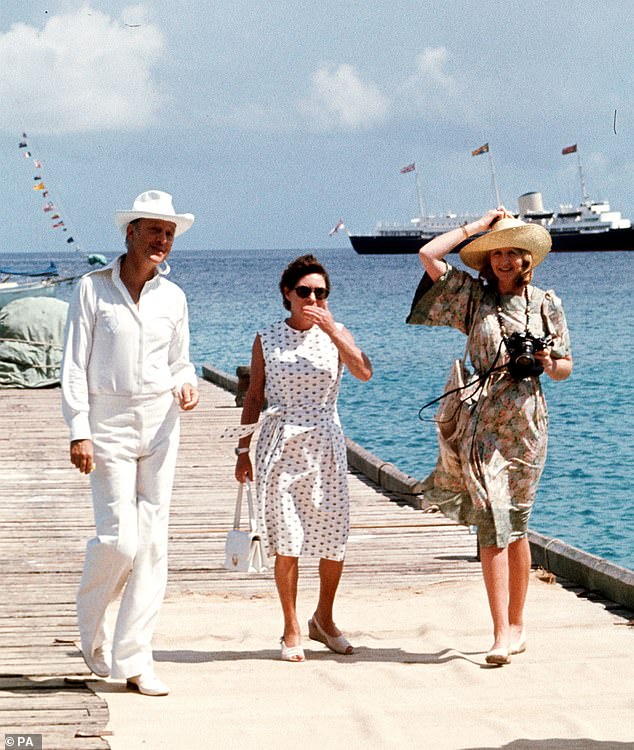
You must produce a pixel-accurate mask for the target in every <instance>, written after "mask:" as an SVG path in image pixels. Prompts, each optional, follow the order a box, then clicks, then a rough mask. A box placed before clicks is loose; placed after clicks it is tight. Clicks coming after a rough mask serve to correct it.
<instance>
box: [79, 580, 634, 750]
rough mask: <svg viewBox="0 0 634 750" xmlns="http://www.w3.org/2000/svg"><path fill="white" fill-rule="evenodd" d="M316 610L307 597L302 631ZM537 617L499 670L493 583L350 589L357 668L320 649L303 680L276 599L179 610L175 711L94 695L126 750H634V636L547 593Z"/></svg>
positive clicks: (205, 603)
mask: <svg viewBox="0 0 634 750" xmlns="http://www.w3.org/2000/svg"><path fill="white" fill-rule="evenodd" d="M313 606H314V598H313V597H311V596H309V594H308V592H306V591H300V612H301V613H302V616H303V617H302V619H303V621H304V622H305V621H306V620H307V619H308V617H309V616H310V615H311V614H312V611H313ZM527 612H528V625H529V644H528V650H527V652H526V653H524V654H522V655H519V656H515V657H513V663H512V664H510V665H509V666H505V667H489V666H487V665H485V662H484V651H485V650H486V649H487V648H488V647H489V646H490V626H489V619H488V610H487V607H486V602H485V598H484V588H483V585H482V583H481V582H479V581H462V582H457V583H456V582H450V583H446V584H444V583H443V584H436V585H429V586H426V587H422V588H420V589H418V590H415V591H414V590H405V589H404V590H398V591H390V592H385V591H382V590H379V591H376V592H374V593H373V592H372V591H369V590H368V589H365V590H354V589H349V590H346V589H345V586H342V588H341V590H340V594H339V597H338V601H337V621H338V623H339V624H340V626H341V627H342V628H344V629H345V632H346V634H347V635H348V637H349V638H350V640H351V641H352V642H353V643H354V645H355V647H356V653H355V654H354V655H353V656H351V657H344V656H338V655H335V654H332V653H331V652H329V651H328V650H327V649H326V648H325V647H324V646H322V645H321V644H319V643H315V642H313V641H310V640H308V638H307V636H306V637H305V642H304V646H305V649H306V656H307V661H306V662H305V663H303V664H289V663H286V662H282V661H280V660H279V649H278V646H277V641H278V638H279V634H280V633H281V627H282V625H281V614H280V611H279V606H278V601H277V598H276V596H275V594H274V592H271V593H270V595H265V596H262V595H257V596H254V597H241V596H237V595H227V596H224V597H223V596H201V595H182V596H179V597H176V598H171V599H168V600H166V602H165V604H164V607H163V610H162V614H161V620H160V624H159V629H158V631H157V634H156V637H155V659H156V671H157V674H158V675H159V677H160V678H161V679H162V680H164V681H165V682H166V683H167V684H168V685H169V686H170V688H171V692H170V695H169V696H167V697H161V698H151V697H145V696H141V695H139V694H137V693H132V692H129V691H126V690H125V689H124V688H123V686H122V684H121V683H120V682H103V681H95V682H94V683H91V684H92V686H93V687H94V688H95V690H96V691H97V692H98V693H100V694H102V695H104V697H105V698H106V700H107V701H108V705H109V708H110V715H111V720H110V724H109V728H110V729H111V730H112V731H113V735H112V737H109V738H108V741H109V742H110V744H111V747H112V748H113V750H136V749H137V748H151V749H152V750H163V749H165V750H168V749H169V750H181V748H182V749H184V748H188V749H189V748H205V749H206V748H240V749H242V748H245V749H247V748H260V749H264V750H266V749H268V748H271V749H273V748H275V750H285V749H286V748H288V749H289V750H291V748H292V749H295V748H306V749H309V750H310V749H312V748H346V750H354V749H356V748H361V747H363V748H370V749H374V748H400V749H403V748H405V749H406V748H433V749H434V750H436V749H437V750H443V749H445V748H447V749H450V750H458V749H459V748H493V747H495V748H497V747H501V746H503V745H505V744H508V743H511V742H517V741H519V740H533V741H536V740H542V741H543V742H540V743H538V744H535V743H530V744H527V745H525V744H523V743H522V744H514V745H513V747H529V746H530V747H539V748H554V747H559V744H558V743H557V742H556V740H557V739H560V740H562V739H566V740H569V741H570V740H578V741H579V742H575V743H573V744H571V743H570V742H566V743H564V744H562V745H561V747H564V748H568V749H569V750H572V748H583V747H601V745H596V744H595V743H596V742H598V741H603V742H607V741H611V743H616V744H612V745H607V746H606V745H602V747H624V746H623V745H621V744H620V743H627V745H625V747H631V748H634V656H633V654H634V628H632V627H627V625H626V624H625V621H624V620H622V619H620V618H618V617H616V616H614V615H612V614H611V613H609V612H608V611H607V610H606V609H605V608H604V607H603V606H602V605H601V604H597V603H592V602H589V601H587V600H586V599H580V598H578V597H576V596H575V595H574V594H573V593H570V592H567V591H565V590H564V589H563V588H561V587H560V586H559V585H548V584H545V583H542V582H541V581H539V580H537V579H536V578H535V577H533V579H532V580H531V586H530V590H529V602H528V607H527ZM305 627H306V626H304V628H305ZM582 739H586V740H587V741H588V742H584V743H582V742H581V740H582ZM591 741H594V742H591ZM630 743H632V744H630Z"/></svg>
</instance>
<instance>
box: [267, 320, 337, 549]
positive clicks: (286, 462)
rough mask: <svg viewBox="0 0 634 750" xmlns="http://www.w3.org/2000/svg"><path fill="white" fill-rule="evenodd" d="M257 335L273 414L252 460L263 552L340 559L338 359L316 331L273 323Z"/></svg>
mask: <svg viewBox="0 0 634 750" xmlns="http://www.w3.org/2000/svg"><path fill="white" fill-rule="evenodd" d="M338 325H339V324H338ZM259 335H260V339H261V341H262V350H263V353H264V369H265V376H266V398H267V401H268V408H269V410H270V411H271V412H273V414H274V416H272V417H269V418H268V419H266V420H265V421H264V424H263V426H262V431H261V433H260V436H259V438H258V443H257V448H256V454H255V466H256V487H257V497H258V507H259V510H260V521H261V523H260V528H261V532H262V535H263V537H264V539H265V544H266V547H267V549H268V553H269V555H275V554H279V555H288V556H291V557H300V556H301V555H309V556H315V557H323V558H327V559H330V560H343V559H344V556H345V549H346V541H347V539H348V533H349V528H350V520H349V508H348V480H347V461H346V444H345V438H344V436H343V432H342V430H341V425H340V423H339V416H338V414H337V395H338V393H339V384H340V382H341V374H342V370H343V365H342V364H341V363H340V361H339V353H338V351H337V348H336V347H335V345H334V344H333V343H332V341H331V340H330V338H329V337H328V335H327V334H325V333H324V332H323V331H322V330H321V329H320V328H319V327H318V326H313V327H312V328H310V329H309V330H308V331H297V330H295V329H293V328H291V327H290V326H288V325H287V324H286V323H285V322H284V321H279V322H277V323H274V324H272V325H270V326H268V327H267V328H265V329H264V330H262V331H260V332H259Z"/></svg>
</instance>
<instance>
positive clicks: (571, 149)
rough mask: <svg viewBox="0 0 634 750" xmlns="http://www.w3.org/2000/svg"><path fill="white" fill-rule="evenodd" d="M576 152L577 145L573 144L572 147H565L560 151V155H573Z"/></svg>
mask: <svg viewBox="0 0 634 750" xmlns="http://www.w3.org/2000/svg"><path fill="white" fill-rule="evenodd" d="M576 151H577V144H576V143H575V144H574V146H566V148H562V149H561V153H562V154H563V155H564V156H565V155H566V154H574V153H575V152H576Z"/></svg>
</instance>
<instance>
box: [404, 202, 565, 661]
mask: <svg viewBox="0 0 634 750" xmlns="http://www.w3.org/2000/svg"><path fill="white" fill-rule="evenodd" d="M476 234H478V235H480V236H478V237H477V238H475V239H473V240H471V242H469V243H468V244H465V245H464V247H463V248H462V250H461V251H460V257H461V259H462V261H463V262H464V263H465V265H467V266H469V267H470V268H474V269H475V270H477V271H478V272H479V277H478V278H474V277H473V276H471V275H470V274H468V273H466V272H464V271H460V270H458V269H456V268H453V267H452V266H450V265H449V264H448V263H447V262H446V260H445V256H446V255H447V254H448V253H450V252H451V251H452V250H453V249H455V248H456V247H457V246H458V245H459V244H460V243H463V242H465V241H466V240H468V239H469V238H471V237H472V236H473V235H476ZM550 245H551V239H550V235H549V233H548V232H547V230H546V229H545V228H543V227H541V226H539V225H537V224H524V223H523V222H521V221H519V220H518V219H515V218H513V216H512V214H510V213H509V212H508V211H506V210H505V209H504V208H499V209H494V210H492V211H489V212H488V213H487V214H486V215H485V216H483V217H482V218H481V219H478V220H477V221H474V222H472V223H470V224H465V225H463V226H462V227H458V228H457V229H453V230H451V231H449V232H447V233H445V234H443V235H440V236H438V237H436V238H434V239H433V240H432V241H430V242H428V243H427V244H426V245H424V246H423V247H422V248H421V249H420V251H419V256H420V259H421V261H422V264H423V266H424V268H425V271H426V273H425V276H424V277H423V280H422V282H421V283H420V285H419V288H418V290H417V293H416V296H415V298H414V302H413V304H412V310H411V312H410V315H409V317H408V319H407V322H408V323H413V324H419V325H430V326H452V327H454V328H457V329H458V330H460V331H462V332H463V333H465V334H467V335H468V351H469V355H470V359H471V363H472V365H473V367H474V370H475V372H476V373H477V374H478V375H479V376H480V383H481V385H482V388H480V389H479V390H478V391H477V398H476V400H475V403H472V404H471V405H469V406H467V404H466V403H465V404H464V405H463V406H462V407H461V409H460V412H459V418H458V428H457V433H456V435H454V436H453V443H451V444H448V443H447V442H446V441H445V440H444V438H443V435H442V430H441V429H440V428H441V426H442V425H440V424H439V430H438V432H439V449H440V450H439V458H438V462H437V465H436V468H435V470H434V471H433V472H432V474H431V475H430V476H429V477H428V478H427V480H426V481H425V485H424V486H425V498H426V500H428V501H430V502H432V503H434V504H436V505H438V507H439V508H440V510H441V511H442V512H443V513H444V514H445V515H447V516H448V517H450V518H453V519H455V520H457V521H459V522H461V523H464V524H468V525H475V526H477V527H478V541H479V544H480V556H481V561H482V573H483V578H484V583H485V587H486V591H487V597H488V601H489V608H490V611H491V617H492V620H493V639H494V640H493V645H492V647H491V649H490V650H489V652H488V654H487V656H486V661H487V663H490V664H507V663H509V662H510V656H511V654H516V653H521V652H522V651H524V650H525V648H526V629H525V627H524V604H525V601H526V593H527V589H528V578H529V573H530V567H531V554H530V546H529V543H528V539H527V527H528V519H529V516H530V512H531V508H532V504H533V500H534V497H535V492H536V490H537V485H538V482H539V479H540V476H541V473H542V471H543V468H544V463H545V460H546V444H547V439H548V411H547V408H546V402H545V399H544V394H543V392H542V388H541V383H540V379H539V370H540V369H541V368H542V367H543V372H544V373H545V374H546V375H548V376H549V377H550V378H552V379H553V380H564V379H565V378H567V377H568V376H569V375H570V373H571V371H572V358H571V356H570V339H569V335H568V328H567V325H566V319H565V317H564V312H563V308H562V305H561V302H560V300H559V299H558V297H556V296H555V294H554V292H552V291H547V292H544V291H542V290H541V289H538V288H537V287H535V286H533V285H531V284H530V281H531V279H532V269H533V268H534V267H535V266H536V265H537V264H538V263H540V262H541V261H542V260H543V259H544V258H545V256H546V254H547V253H548V251H549V250H550ZM514 332H518V333H520V334H524V333H525V332H529V333H530V334H531V335H532V336H534V337H536V338H541V339H545V341H546V342H547V343H546V345H545V348H544V349H543V350H541V351H538V350H537V349H539V347H540V343H537V345H536V346H535V349H536V350H535V352H534V355H533V356H534V361H535V365H536V367H537V370H536V371H535V370H531V369H530V367H529V369H528V370H522V369H521V368H518V369H519V371H517V370H516V369H515V368H514V366H513V364H512V363H511V365H510V369H509V361H510V360H511V357H510V353H509V346H507V343H506V342H507V341H508V339H509V337H511V336H512V334H513V333H514ZM512 343H513V340H511V344H512ZM512 349H513V347H512V346H511V350H512Z"/></svg>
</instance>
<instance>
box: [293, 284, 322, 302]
mask: <svg viewBox="0 0 634 750" xmlns="http://www.w3.org/2000/svg"><path fill="white" fill-rule="evenodd" d="M293 291H294V292H295V293H296V294H297V296H298V297H299V298H300V299H308V298H309V297H310V295H311V292H315V299H318V300H322V299H326V298H327V297H328V295H329V294H330V289H326V287H323V286H296V287H295V289H294V290H293Z"/></svg>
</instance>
